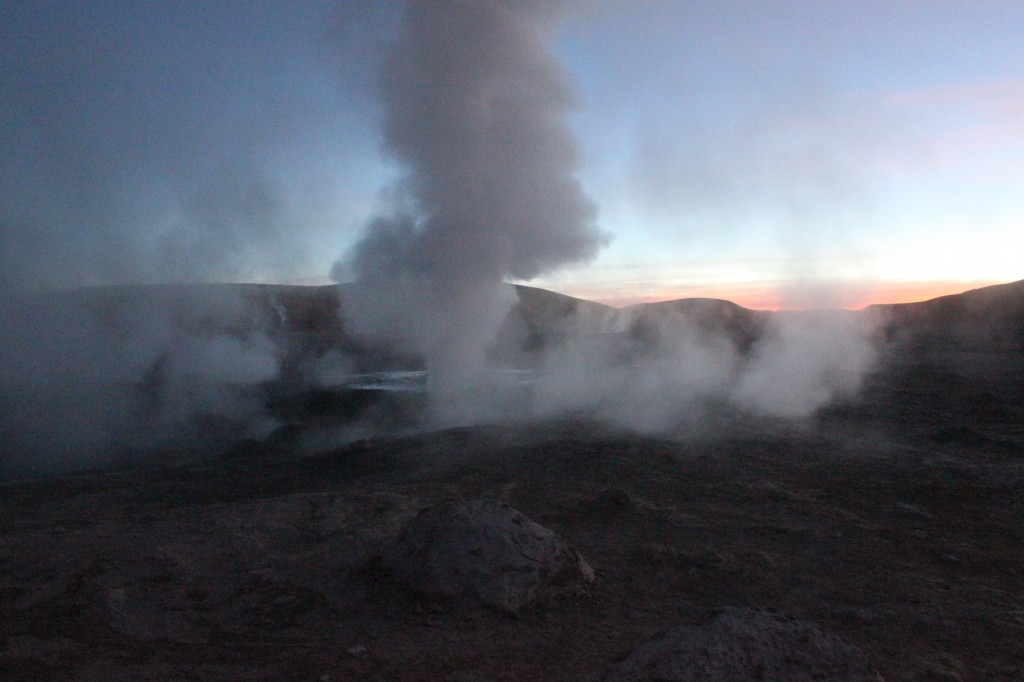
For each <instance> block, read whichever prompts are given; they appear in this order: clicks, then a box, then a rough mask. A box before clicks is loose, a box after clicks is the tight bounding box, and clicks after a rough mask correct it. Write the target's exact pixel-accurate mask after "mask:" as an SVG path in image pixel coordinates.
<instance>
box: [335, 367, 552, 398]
mask: <svg viewBox="0 0 1024 682" xmlns="http://www.w3.org/2000/svg"><path fill="white" fill-rule="evenodd" d="M427 374H428V372H427V371H426V370H415V371H387V372H367V373H364V374H339V375H335V376H331V377H326V378H325V379H326V380H325V382H324V384H325V385H327V386H330V387H332V388H347V389H351V390H357V391H393V392H396V393H417V392H425V391H426V390H427ZM542 378H543V377H542V374H541V373H540V372H539V371H537V370H532V369H489V370H487V371H486V379H485V381H484V385H487V386H503V387H521V386H530V385H532V384H535V383H537V382H538V381H540V380H541V379H542Z"/></svg>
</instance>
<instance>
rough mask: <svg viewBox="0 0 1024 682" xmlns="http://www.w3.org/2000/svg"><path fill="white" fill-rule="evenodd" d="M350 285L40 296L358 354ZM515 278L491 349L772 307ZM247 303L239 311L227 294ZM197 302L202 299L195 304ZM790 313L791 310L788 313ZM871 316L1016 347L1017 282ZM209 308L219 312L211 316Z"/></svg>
mask: <svg viewBox="0 0 1024 682" xmlns="http://www.w3.org/2000/svg"><path fill="white" fill-rule="evenodd" d="M351 286H352V285H348V284H342V285H325V286H302V285H283V284H157V285H137V286H134V285H118V286H106V287H90V288H85V289H78V290H74V291H70V292H64V293H61V294H52V295H50V296H49V297H47V298H48V299H51V300H54V301H58V302H59V303H60V305H61V306H72V307H76V306H79V305H82V304H85V305H87V306H88V308H89V309H90V310H91V312H92V313H93V314H94V315H96V316H98V317H99V318H101V319H103V320H106V321H107V322H111V321H113V322H115V323H116V321H117V320H118V318H119V316H123V315H124V314H126V311H128V310H130V309H138V308H139V307H140V306H141V307H147V306H148V307H155V308H158V309H161V310H164V311H167V310H170V311H172V312H173V311H178V312H177V313H174V314H175V315H177V317H178V321H179V322H180V323H181V324H182V325H183V326H186V327H195V328H204V327H207V328H208V327H210V326H220V327H223V326H227V327H232V326H237V325H254V326H258V327H260V328H261V329H263V330H264V331H267V332H269V333H271V334H273V335H277V336H282V337H292V338H293V339H295V340H301V343H302V345H303V346H304V347H305V348H306V349H307V350H309V349H314V350H316V351H320V352H322V351H323V350H325V349H326V348H328V347H336V348H339V349H341V350H343V351H349V352H355V353H360V352H367V348H366V347H365V344H364V343H363V342H361V341H360V340H359V339H356V338H353V337H352V336H351V335H350V334H349V333H348V332H347V330H346V325H345V308H346V302H345V298H346V293H347V292H348V291H350V290H351V289H350V287H351ZM509 286H514V288H515V291H516V294H517V302H516V303H515V304H514V305H513V307H512V309H511V311H510V312H509V315H508V317H507V319H506V321H505V323H504V325H503V326H502V328H501V330H500V332H499V334H498V337H499V338H498V341H497V347H498V349H499V354H505V355H508V354H509V353H511V352H513V350H518V351H521V352H524V353H526V354H527V355H531V354H537V353H540V352H542V351H544V350H545V349H547V348H550V347H552V346H554V345H557V344H558V343H560V342H561V341H563V340H564V339H566V338H567V337H568V336H569V335H572V334H579V333H585V334H609V335H622V334H629V335H631V336H632V337H634V338H637V339H641V340H642V339H643V338H644V337H645V335H648V334H649V333H650V330H651V328H652V325H655V324H656V323H657V321H658V320H662V319H664V318H666V317H668V316H678V317H680V318H684V319H685V320H687V321H688V322H692V323H693V324H695V325H696V327H697V328H698V329H700V330H701V331H702V332H703V333H706V334H724V335H726V336H728V337H729V338H731V339H732V340H733V342H734V343H735V344H736V345H737V347H738V348H741V349H744V348H747V347H749V346H750V345H751V344H752V343H753V342H754V341H756V340H757V338H759V337H760V335H761V334H762V333H763V331H764V329H765V326H766V325H767V324H768V323H769V321H770V320H771V319H772V318H773V317H774V316H775V315H777V314H778V313H775V312H772V311H764V310H751V309H749V308H744V307H743V306H740V305H737V304H735V303H732V302H730V301H726V300H721V299H709V298H683V299H677V300H672V301H661V302H656V303H643V304H638V305H633V306H628V307H625V308H613V307H611V306H608V305H605V304H602V303H597V302H594V301H588V300H585V299H580V298H575V297H572V296H567V295H565V294H560V293H557V292H553V291H548V290H545V289H540V288H536V287H530V286H525V285H509ZM238 300H244V301H245V302H247V303H248V304H249V307H248V308H247V309H246V310H240V309H239V308H238V306H237V305H235V304H234V303H233V301H238ZM196 302H201V305H198V306H197V305H195V303H196ZM788 314H799V313H788ZM854 314H858V315H872V316H874V317H876V318H877V319H879V320H880V321H881V324H882V328H883V332H884V335H885V337H886V338H887V339H889V340H891V341H898V342H903V343H908V344H911V345H922V344H939V345H948V344H951V343H956V344H958V345H968V346H978V347H981V346H985V347H998V348H1000V349H1014V350H1024V280H1021V281H1018V282H1012V283H1009V284H999V285H993V286H988V287H983V288H980V289H973V290H970V291H966V292H963V293H960V294H953V295H949V296H941V297H938V298H934V299H931V300H927V301H921V302H915V303H896V304H876V305H871V306H868V307H866V308H864V309H863V310H861V311H855V313H854ZM217 316H221V317H220V318H219V319H218V317H217Z"/></svg>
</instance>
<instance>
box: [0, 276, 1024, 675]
mask: <svg viewBox="0 0 1024 682" xmlns="http://www.w3.org/2000/svg"><path fill="white" fill-rule="evenodd" d="M531 292H533V293H531ZM522 293H523V292H522V291H521V294H522ZM93 295H97V294H93ZM268 295H270V294H268ZM274 295H275V296H277V298H278V300H281V301H284V302H285V304H286V305H288V306H290V307H289V320H290V321H291V326H290V328H289V330H288V332H287V334H288V338H289V339H290V341H288V343H289V344H291V346H289V347H291V348H293V349H294V350H293V352H294V354H295V358H297V359H296V360H295V361H294V363H293V365H294V366H295V367H298V369H295V370H294V371H295V373H296V376H300V375H301V373H302V372H301V367H299V366H300V365H301V358H302V357H305V356H308V355H311V354H312V355H315V354H317V353H321V352H324V350H325V349H327V348H330V347H332V345H344V344H348V346H347V348H348V349H349V350H353V352H355V351H356V350H358V351H359V352H361V353H363V356H362V357H363V360H362V362H365V363H366V366H367V367H377V366H382V365H387V364H388V363H392V364H394V363H397V362H398V361H399V360H402V361H408V359H398V360H396V359H395V358H391V357H385V356H384V355H381V354H380V353H377V354H375V352H374V350H373V349H361V350H360V349H358V348H356V346H357V344H356V342H355V341H353V340H351V339H348V338H346V337H345V335H344V332H343V330H342V329H340V328H339V327H338V326H337V325H336V324H335V323H334V322H331V316H332V315H334V314H335V312H334V311H335V309H336V308H337V302H336V299H332V298H331V297H332V295H334V294H333V293H332V291H331V290H328V289H326V288H325V289H323V290H307V291H301V290H300V289H298V288H296V289H288V290H285V289H282V290H280V291H277V292H276V293H274ZM525 295H526V297H527V299H528V300H530V301H532V302H533V304H532V305H529V306H527V305H520V306H519V308H517V309H515V310H514V311H513V316H519V320H518V322H517V323H516V324H514V325H512V326H511V327H510V328H509V330H508V331H507V333H506V334H505V337H504V338H506V339H507V338H508V337H509V336H510V335H513V334H516V335H518V336H517V337H516V340H515V342H514V343H512V342H506V345H505V346H504V347H502V346H501V344H499V345H498V346H496V348H495V349H494V351H493V352H494V354H495V356H496V357H497V358H498V360H500V359H501V358H502V357H506V358H507V357H508V355H507V354H508V353H512V352H513V350H514V352H515V353H518V354H519V355H517V360H518V361H519V362H528V360H529V357H530V354H531V353H537V352H541V350H542V349H543V348H545V347H546V346H548V345H550V344H554V343H557V342H558V338H559V334H560V333H562V331H561V328H560V327H559V325H560V324H561V322H560V321H561V320H565V319H566V318H567V317H569V316H571V314H573V313H574V312H575V311H577V310H578V309H579V308H580V307H581V306H583V307H586V308H587V309H588V310H589V311H590V313H588V314H592V316H595V317H599V316H600V315H602V314H604V313H605V312H606V311H604V310H602V309H601V307H600V306H597V304H591V303H588V302H577V301H574V300H573V299H566V298H565V297H558V296H555V295H550V294H549V292H539V291H538V290H527V291H526V292H525ZM282 296H283V298H282ZM288 296H292V297H293V298H292V299H288ZM531 296H532V297H533V298H529V297H531ZM527 299H524V300H527ZM662 305H665V304H662ZM673 305H675V306H679V307H682V308H687V309H692V308H694V307H696V310H697V313H696V314H697V315H698V316H699V317H700V319H702V320H704V322H702V324H707V325H710V326H711V327H714V328H716V329H717V330H718V331H719V332H720V331H722V330H726V331H727V333H729V334H733V335H734V338H735V339H736V340H737V343H740V344H742V343H744V342H747V341H745V339H746V340H749V339H752V338H756V335H757V333H758V329H759V327H758V325H759V324H760V322H759V320H760V317H759V316H760V315H762V314H761V313H755V312H754V311H746V310H745V309H742V308H739V307H738V306H736V307H733V306H732V304H727V303H725V302H712V303H709V302H702V303H693V302H689V303H688V302H685V301H684V302H677V303H675V304H673ZM303 311H304V314H305V317H303V316H302V315H300V314H299V313H300V312H303ZM873 312H874V313H883V314H884V316H885V318H884V319H885V320H886V323H885V325H884V326H883V328H882V337H883V338H882V343H883V349H884V350H883V355H882V360H881V363H880V364H879V366H878V367H877V368H876V370H875V371H874V372H872V373H871V375H870V376H869V377H868V379H867V381H866V384H865V386H864V388H863V390H862V391H861V392H860V393H859V394H858V395H857V396H856V397H854V398H850V399H847V400H844V401H841V402H839V403H836V404H833V405H832V406H830V407H828V408H826V409H824V410H821V411H819V412H818V413H817V414H816V415H815V416H814V417H812V418H809V419H805V420H798V421H783V420H769V419H761V418H754V417H751V416H747V415H744V414H741V413H739V412H737V411H735V410H733V409H728V408H725V407H722V408H721V409H708V410H707V411H706V413H705V414H704V416H703V417H701V419H700V424H699V426H700V428H698V429H693V428H687V429H684V430H681V431H680V432H678V433H665V434H663V435H659V436H657V437H651V436H640V435H636V434H634V433H630V432H625V431H618V430H614V429H611V428H608V427H605V426H602V425H600V424H597V423H594V422H592V421H590V420H588V419H587V418H586V417H585V416H579V417H577V418H565V419H557V420H546V421H541V422H529V423H527V422H519V421H516V420H515V418H514V415H511V416H510V420H509V421H508V422H507V423H504V424H502V425H493V426H479V427H471V428H456V429H447V430H442V431H436V432H428V433H418V434H412V435H405V436H400V437H399V436H387V435H384V434H383V433H382V434H381V435H377V436H374V437H372V438H369V439H364V440H359V441H356V442H352V443H350V444H348V445H345V446H343V447H339V448H328V449H322V450H317V451H304V452H301V453H299V452H297V451H296V449H295V447H294V443H296V442H297V441H298V439H300V437H301V435H302V433H303V431H304V430H308V429H314V428H316V427H317V425H318V424H322V423H323V422H324V421H331V420H338V421H344V420H345V419H348V418H354V417H355V416H357V415H358V414H362V413H363V411H364V410H371V409H372V410H382V409H385V407H386V406H387V403H386V400H388V398H385V397H382V396H379V395H372V396H369V397H367V396H366V395H363V397H362V398H359V399H360V400H364V401H366V405H362V406H360V405H356V404H354V403H353V402H352V400H355V399H356V398H357V396H355V395H354V394H352V393H346V392H330V391H327V392H320V393H317V392H316V391H310V390H307V389H305V388H303V387H302V384H301V382H298V381H297V380H296V383H293V384H287V382H285V381H283V380H282V382H281V383H280V384H279V385H275V386H272V387H267V389H266V390H267V395H268V396H269V397H268V400H269V401H271V402H273V401H275V400H276V401H277V402H274V403H273V405H272V407H273V409H274V410H276V411H277V413H278V414H281V415H286V416H287V418H288V421H289V427H288V430H286V431H285V432H282V433H278V434H275V437H274V438H271V439H268V440H267V441H265V442H243V443H236V444H234V445H233V446H232V447H230V448H227V449H226V451H225V452H224V453H221V454H220V455H219V456H217V457H213V458H207V459H203V460H199V461H193V462H188V463H185V464H180V465H175V466H163V467H152V466H150V467H135V468H127V467H122V468H115V469H109V470H105V471H93V472H83V473H73V474H63V475H49V476H44V477H36V478H13V479H11V480H8V481H7V482H5V483H3V484H0V524H2V525H0V533H2V534H0V604H2V607H3V611H2V613H3V619H2V621H0V646H2V653H0V678H2V679H9V680H196V679H204V680H207V679H208V680H282V679H286V680H359V679H367V680H375V679H389V680H602V679H604V678H605V677H607V676H608V675H609V674H610V673H611V672H612V671H613V670H614V669H615V667H616V665H617V664H618V663H619V662H620V661H622V660H623V659H624V658H625V657H626V656H627V655H628V654H629V653H630V652H631V651H632V650H634V649H635V647H637V646H638V645H640V644H641V643H643V642H645V641H647V640H648V639H649V638H651V637H652V636H653V635H655V634H657V633H659V632H661V631H663V630H665V629H666V628H669V627H671V626H673V625H676V624H680V623H697V622H700V621H701V620H702V619H703V618H704V617H705V616H706V614H707V613H708V612H710V611H712V610H714V609H719V608H722V607H729V606H746V607H754V608H771V609H777V610H778V611H780V612H782V613H785V614H788V615H791V616H794V617H796V618H799V619H801V620H805V621H809V622H812V623H815V624H818V625H820V626H821V627H823V628H826V629H828V630H829V631H831V632H834V633H836V634H838V635H839V636H841V637H842V638H843V639H844V640H845V641H846V642H848V643H850V644H852V645H854V646H855V647H858V648H859V649H860V650H862V651H863V652H864V654H865V656H866V657H867V659H868V660H869V661H870V662H871V664H872V665H873V666H874V667H875V668H876V669H877V671H878V672H879V673H880V674H881V675H882V676H883V677H884V678H885V679H886V680H959V679H963V680H1019V679H1024V571H1022V568H1024V497H1022V495H1021V490H1022V489H1024V457H1022V455H1024V283H1016V284H1012V285H1004V286H1002V287H990V288H988V289H984V290H979V291H975V292H968V293H966V294H962V295H960V296H956V297H945V298H943V299H936V300H935V301H930V302H926V303H921V304H907V305H902V306H886V307H879V309H876V310H875V311H873ZM646 314H648V313H643V314H641V315H638V316H637V319H638V320H640V322H638V323H637V325H638V326H634V327H631V328H630V329H628V330H627V331H626V332H623V333H630V334H634V335H637V336H639V337H640V338H642V335H643V333H642V324H641V323H642V320H643V319H644V315H646ZM723 315H726V317H723ZM282 333H283V332H282ZM509 349H513V350H509ZM502 353H505V354H506V355H505V356H502ZM524 358H526V360H524ZM410 362H411V361H410ZM389 366H390V365H389ZM361 395H362V394H361ZM409 400H412V402H413V403H415V401H416V400H427V398H425V397H421V398H417V399H409ZM382 401H384V402H382ZM382 405H383V406H384V407H382ZM401 408H402V409H403V410H407V411H411V412H415V411H416V409H417V405H416V404H409V403H408V402H407V403H403V404H402V405H401ZM395 419H396V420H397V422H396V424H399V423H401V422H402V418H401V417H396V418H395ZM410 419H411V418H410ZM477 499H492V500H499V501H503V502H507V503H508V504H510V505H511V506H513V507H514V508H516V509H518V510H519V511H521V512H522V513H523V514H525V515H526V516H527V517H529V518H531V519H533V520H534V521H537V522H538V523H540V524H542V525H544V526H546V527H547V528H549V529H551V530H553V531H555V532H556V533H557V534H559V535H561V536H562V537H563V538H565V539H566V540H567V541H568V542H569V543H570V544H571V545H573V546H574V547H575V548H576V549H577V550H578V551H579V552H580V553H581V554H582V555H583V557H585V559H586V560H587V562H589V564H590V566H592V567H593V569H594V571H595V573H596V580H595V582H594V583H593V584H592V585H590V586H588V587H586V588H585V589H582V590H577V591H573V592H566V593H562V594H559V595H556V596H554V597H551V598H547V599H543V600H540V601H538V602H536V603H534V604H532V605H530V606H529V607H527V608H526V609H525V610H523V611H521V612H520V613H519V614H518V615H516V616H511V615H508V614H504V613H499V612H497V611H495V610H493V609H491V608H488V607H486V606H483V605H480V604H476V603H473V602H471V601H464V600H443V599H433V598H425V597H422V596H419V595H417V594H414V593H411V592H409V591H407V590H405V589H403V588H400V587H398V586H397V585H395V584H394V583H393V582H392V580H391V576H389V574H388V572H387V571H386V570H384V569H383V568H382V567H381V565H380V561H379V557H380V556H381V555H382V554H383V553H384V552H385V551H386V550H387V548H388V547H389V546H391V544H392V543H394V541H395V539H396V538H397V537H398V536H399V534H400V532H401V531H402V529H403V528H404V527H405V526H406V525H407V524H408V522H409V521H410V520H411V519H412V518H413V517H415V515H416V514H417V512H419V511H420V510H422V509H424V508H426V507H429V506H431V505H434V504H437V503H440V502H445V501H452V500H477Z"/></svg>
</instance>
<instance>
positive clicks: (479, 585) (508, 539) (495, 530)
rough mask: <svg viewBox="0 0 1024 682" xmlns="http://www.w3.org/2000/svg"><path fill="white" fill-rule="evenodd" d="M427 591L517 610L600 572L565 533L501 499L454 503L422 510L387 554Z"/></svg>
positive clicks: (396, 569)
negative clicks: (522, 512)
mask: <svg viewBox="0 0 1024 682" xmlns="http://www.w3.org/2000/svg"><path fill="white" fill-rule="evenodd" d="M384 566H385V568H386V569H387V570H388V571H389V572H390V573H391V575H392V577H393V578H394V579H395V580H396V581H397V582H398V583H400V584H402V585H404V586H405V587H407V588H409V589H411V590H413V591H414V592H417V593H420V594H424V595H435V596H443V597H450V598H466V597H468V598H471V599H479V600H481V601H483V602H484V603H486V604H489V605H490V606H493V607H495V608H497V609H499V610H501V611H505V612H508V613H516V612H518V611H519V610H520V609H522V608H523V607H524V606H526V605H527V604H529V603H530V602H532V601H534V600H535V599H537V598H538V597H539V596H540V595H542V594H544V593H547V592H551V591H556V590H561V589H566V588H568V589H572V588H578V587H580V586H582V585H583V584H586V583H589V582H592V581H593V580H594V571H593V570H592V569H591V568H590V566H588V565H587V562H586V561H585V560H584V559H583V557H582V556H580V554H579V552H577V551H576V550H575V549H573V548H572V547H570V546H569V545H568V544H567V543H566V542H565V541H564V540H562V539H561V538H559V537H558V536H557V535H555V533H553V532H552V531H550V530H548V529H547V528H545V527H544V526H541V525H540V524H538V523H536V522H534V521H531V520H530V519H528V518H527V517H525V516H524V515H523V514H521V513H520V512H518V511H517V510H515V509H513V508H512V507H510V506H508V505H507V504H502V503H499V502H491V501H474V502H461V503H455V502H448V503H444V504H440V505H437V506H434V507H430V508H427V509H425V510H423V511H422V512H420V513H419V515H418V516H417V517H416V518H415V519H413V521H412V522H411V523H410V524H409V525H408V526H407V527H406V529H405V530H404V531H403V532H402V534H401V536H400V537H399V539H398V541H397V542H396V543H395V545H394V546H393V547H392V548H391V550H390V551H389V552H388V553H387V554H386V555H385V557H384Z"/></svg>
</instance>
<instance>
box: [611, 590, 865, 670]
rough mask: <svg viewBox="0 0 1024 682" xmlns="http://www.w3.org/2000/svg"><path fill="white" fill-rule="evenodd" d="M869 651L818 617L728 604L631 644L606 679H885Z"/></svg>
mask: <svg viewBox="0 0 1024 682" xmlns="http://www.w3.org/2000/svg"><path fill="white" fill-rule="evenodd" d="M881 679H882V678H881V677H880V676H879V675H878V673H876V672H875V671H874V670H873V669H872V667H871V666H870V665H869V664H868V662H867V660H866V659H865V657H864V654H863V653H862V652H861V651H860V650H859V649H857V648H855V647H853V646H850V645H849V644H847V643H845V642H844V641H843V640H841V639H840V638H839V637H838V636H836V635H834V634H831V633H827V632H825V631H823V630H822V629H821V628H819V627H818V626H817V625H814V624H813V623H808V622H805V621H799V620H795V619H793V618H788V617H786V616H783V615H780V614H778V613H774V612H772V611H760V610H752V609H744V608H729V609H725V610H723V611H721V612H719V613H718V614H717V615H716V616H714V617H712V618H711V619H710V620H708V621H707V622H706V623H704V624H703V625H682V626H678V627H674V628H672V629H671V630H669V631H667V632H665V633H664V634H663V635H660V636H659V637H656V638H655V639H653V640H651V641H650V642H647V643H646V644H643V645H642V646H640V647H638V648H637V649H636V650H634V651H633V653H632V654H630V656H629V657H628V658H627V659H626V660H625V661H623V662H622V663H621V664H620V665H619V667H618V668H617V669H616V670H615V671H614V672H613V673H612V675H611V676H610V677H609V678H608V682H641V681H652V680H660V681H663V682H670V681H671V682H711V681H716V682H749V681H750V680H761V681H762V682H799V681H801V680H807V681H810V680H814V681H815V682H880V681H881Z"/></svg>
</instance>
